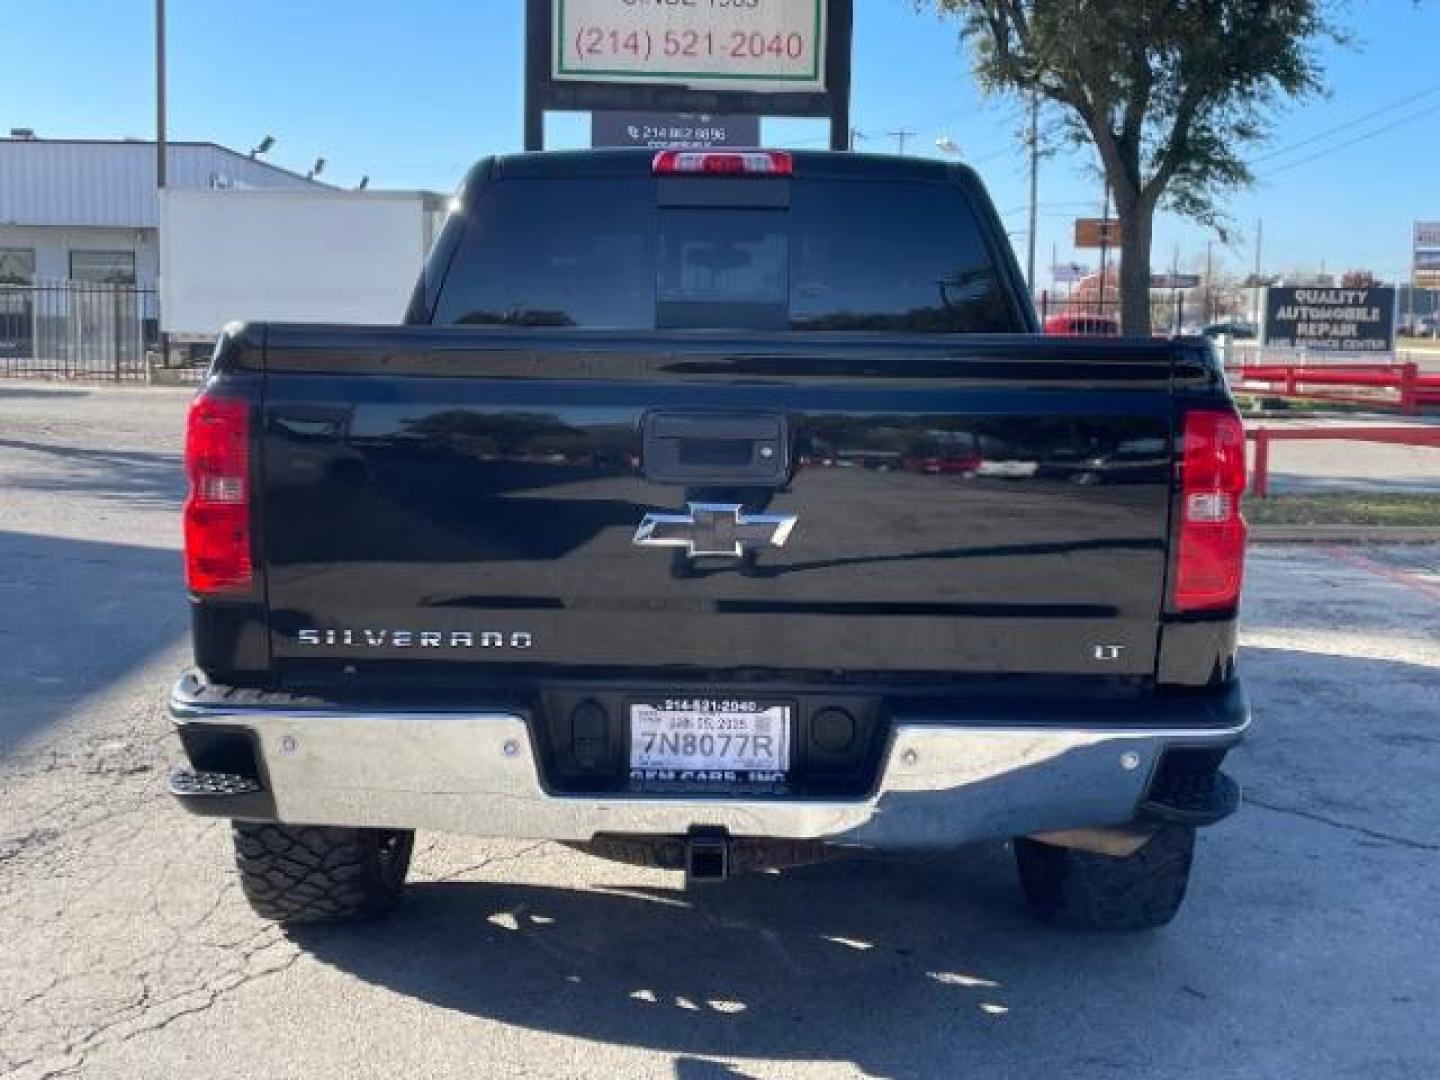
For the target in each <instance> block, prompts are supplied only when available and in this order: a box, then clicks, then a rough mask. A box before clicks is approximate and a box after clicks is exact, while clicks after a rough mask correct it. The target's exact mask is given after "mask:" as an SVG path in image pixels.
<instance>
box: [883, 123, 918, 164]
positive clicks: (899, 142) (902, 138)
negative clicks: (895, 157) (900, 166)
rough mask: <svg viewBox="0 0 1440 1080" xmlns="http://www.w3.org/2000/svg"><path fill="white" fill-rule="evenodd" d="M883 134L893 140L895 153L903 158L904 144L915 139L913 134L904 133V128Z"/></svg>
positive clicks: (909, 132)
mask: <svg viewBox="0 0 1440 1080" xmlns="http://www.w3.org/2000/svg"><path fill="white" fill-rule="evenodd" d="M885 134H886V135H887V136H888V137H889V138H892V139H894V140H895V152H896V153H897V154H899V155H900V156H901V157H904V156H905V143H906V142H907V141H908V140H910V139H912V138H914V137H915V132H913V131H906V130H905V129H904V128H901V129H900V130H899V131H887V132H886V133H885Z"/></svg>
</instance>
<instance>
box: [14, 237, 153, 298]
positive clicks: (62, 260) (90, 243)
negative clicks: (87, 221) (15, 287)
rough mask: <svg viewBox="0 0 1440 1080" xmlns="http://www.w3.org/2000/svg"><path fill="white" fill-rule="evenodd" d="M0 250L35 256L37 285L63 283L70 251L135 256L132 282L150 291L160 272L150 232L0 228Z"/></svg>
mask: <svg viewBox="0 0 1440 1080" xmlns="http://www.w3.org/2000/svg"><path fill="white" fill-rule="evenodd" d="M0 248H28V249H30V250H31V251H33V252H35V280H36V281H37V282H42V283H43V282H47V281H64V280H65V279H66V278H68V277H69V276H70V252H72V251H129V252H133V253H134V255H135V282H136V284H137V285H139V286H140V287H141V288H144V289H153V288H154V287H155V278H156V276H157V275H158V274H159V271H160V251H159V244H158V243H157V241H156V237H155V230H154V229H84V228H76V227H72V226H27V225H0Z"/></svg>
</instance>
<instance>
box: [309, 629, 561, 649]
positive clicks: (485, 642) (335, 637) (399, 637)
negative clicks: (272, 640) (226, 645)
mask: <svg viewBox="0 0 1440 1080" xmlns="http://www.w3.org/2000/svg"><path fill="white" fill-rule="evenodd" d="M295 640H296V642H298V643H299V644H301V645H313V646H316V647H321V646H333V645H353V646H358V647H362V648H383V647H385V646H387V645H389V646H394V647H396V648H411V647H418V648H422V649H442V648H443V649H476V648H479V649H506V648H509V649H529V648H532V647H533V646H534V644H535V635H533V634H531V633H528V632H527V631H524V630H514V631H511V632H509V633H505V632H502V631H499V630H480V631H472V630H356V629H352V628H349V627H346V628H343V629H338V630H337V629H327V630H299V631H296V633H295Z"/></svg>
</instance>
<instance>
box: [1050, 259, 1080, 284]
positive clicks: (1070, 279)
mask: <svg viewBox="0 0 1440 1080" xmlns="http://www.w3.org/2000/svg"><path fill="white" fill-rule="evenodd" d="M1089 273H1090V268H1089V267H1088V266H1085V265H1083V264H1081V263H1073V262H1072V263H1056V264H1055V265H1054V266H1052V267H1051V268H1050V279H1051V280H1052V281H1054V282H1055V284H1056V285H1074V284H1075V283H1076V282H1077V281H1079V280H1080V279H1081V278H1083V277H1085V276H1086V275H1087V274H1089Z"/></svg>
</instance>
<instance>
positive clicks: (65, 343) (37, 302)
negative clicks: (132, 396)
mask: <svg viewBox="0 0 1440 1080" xmlns="http://www.w3.org/2000/svg"><path fill="white" fill-rule="evenodd" d="M159 316H160V304H159V299H158V297H157V296H156V294H155V290H154V289H142V288H139V287H137V286H134V285H119V284H102V283H97V282H84V281H58V282H46V283H43V284H36V285H6V284H0V376H8V377H10V378H17V377H18V378H41V379H89V380H95V379H108V380H114V381H143V380H144V379H145V377H146V362H145V354H146V352H147V351H148V350H153V349H155V348H157V347H158V344H159V340H160V317H159Z"/></svg>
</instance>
